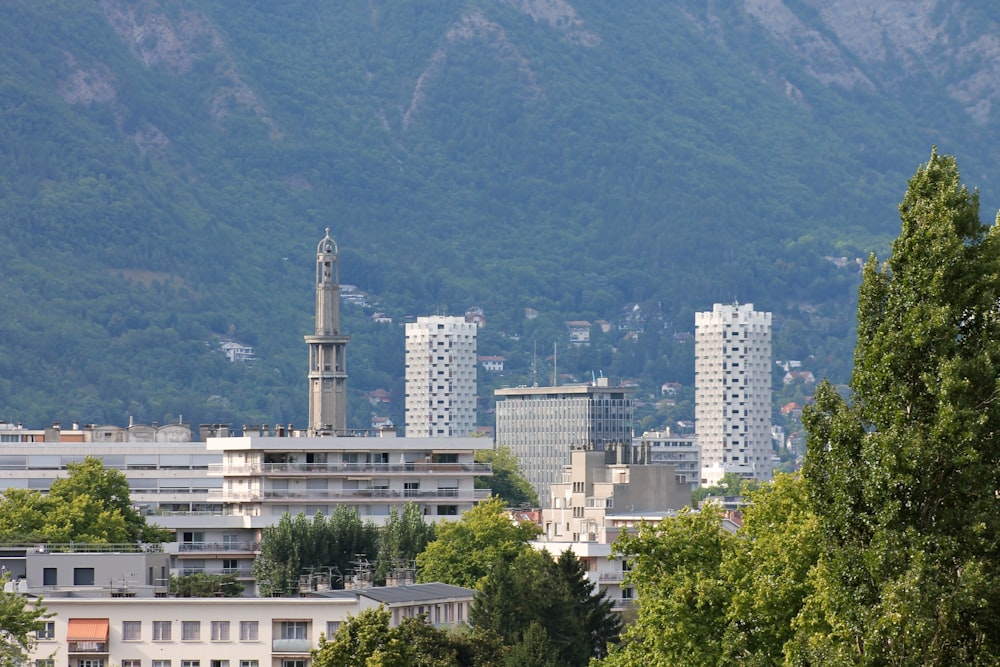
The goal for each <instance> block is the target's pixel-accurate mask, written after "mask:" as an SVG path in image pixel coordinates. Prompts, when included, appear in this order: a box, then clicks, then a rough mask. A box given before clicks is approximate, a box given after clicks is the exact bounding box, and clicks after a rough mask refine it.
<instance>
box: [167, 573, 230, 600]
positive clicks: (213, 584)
mask: <svg viewBox="0 0 1000 667" xmlns="http://www.w3.org/2000/svg"><path fill="white" fill-rule="evenodd" d="M170 592H171V593H173V594H174V595H176V596H177V597H180V598H208V597H227V598H236V597H240V596H241V595H243V584H242V583H241V582H240V581H239V580H238V579H237V578H236V575H235V574H210V573H205V572H196V573H194V574H185V575H180V576H177V575H173V574H172V575H170Z"/></svg>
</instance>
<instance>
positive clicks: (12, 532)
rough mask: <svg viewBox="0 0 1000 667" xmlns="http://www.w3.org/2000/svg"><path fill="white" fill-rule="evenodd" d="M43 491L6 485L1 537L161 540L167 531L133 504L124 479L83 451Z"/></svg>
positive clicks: (0, 503)
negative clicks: (83, 456)
mask: <svg viewBox="0 0 1000 667" xmlns="http://www.w3.org/2000/svg"><path fill="white" fill-rule="evenodd" d="M66 469H67V476H66V477H60V478H57V479H55V480H53V482H52V486H51V487H50V489H49V493H48V494H47V495H43V494H41V493H39V492H37V491H25V490H23V489H8V490H7V491H5V492H4V494H3V498H2V500H0V538H2V539H5V540H8V541H45V542H101V543H117V544H129V543H135V542H162V541H163V540H165V539H167V538H169V536H170V533H169V531H166V530H163V529H162V528H159V527H157V526H153V525H149V524H147V523H146V519H145V517H143V516H142V514H140V513H139V511H138V510H136V509H135V508H134V507H133V506H132V501H131V498H130V496H129V486H128V479H127V478H126V477H125V475H124V474H122V473H121V472H120V471H118V470H112V469H108V468H105V467H104V465H103V463H102V462H101V460H100V459H99V458H97V457H92V456H88V457H87V458H86V459H85V460H83V461H81V462H79V463H70V464H69V465H67V467H66Z"/></svg>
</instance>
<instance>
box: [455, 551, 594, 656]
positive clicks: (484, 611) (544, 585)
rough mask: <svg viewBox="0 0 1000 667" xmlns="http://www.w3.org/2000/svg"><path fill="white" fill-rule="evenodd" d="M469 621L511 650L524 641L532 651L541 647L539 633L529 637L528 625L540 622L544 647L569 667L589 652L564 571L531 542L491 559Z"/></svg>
mask: <svg viewBox="0 0 1000 667" xmlns="http://www.w3.org/2000/svg"><path fill="white" fill-rule="evenodd" d="M469 622H470V623H471V624H472V625H473V627H475V628H476V629H477V630H486V631H490V632H494V633H497V634H499V635H501V636H502V637H503V638H504V643H505V644H506V645H507V646H509V647H511V648H512V650H514V649H515V648H516V647H517V646H519V645H521V644H523V643H524V642H525V641H529V642H530V643H531V645H532V647H533V650H534V649H537V648H539V645H538V644H539V642H541V641H542V636H541V635H537V634H536V635H535V636H533V637H530V638H529V631H530V630H531V628H532V627H534V626H538V627H540V628H542V629H543V630H544V631H545V634H544V639H545V642H546V643H547V648H546V649H545V651H544V652H545V653H546V654H548V655H551V656H552V657H553V658H556V659H557V664H560V665H566V666H567V667H571V666H577V665H586V664H587V663H588V662H589V660H590V657H591V655H592V653H593V652H592V650H591V643H590V641H589V639H590V638H589V636H588V629H587V628H586V627H585V626H584V619H583V607H582V605H580V604H579V602H578V600H576V599H575V598H574V595H573V593H572V592H571V591H570V588H569V585H568V583H567V581H566V578H565V577H564V576H563V573H562V571H561V570H560V568H559V566H558V565H557V564H556V563H555V561H553V560H552V556H551V555H550V554H549V553H548V552H545V551H536V550H535V549H532V548H530V547H527V548H525V549H524V550H523V551H522V552H521V553H520V554H518V555H517V557H516V558H514V559H510V560H506V559H504V560H498V561H496V562H495V563H494V564H493V567H492V569H491V571H490V573H489V575H487V576H486V578H485V579H484V580H483V581H482V582H481V583H480V588H479V592H478V593H477V594H476V599H475V601H474V602H473V605H472V609H471V610H470V612H469ZM514 652H515V653H517V652H518V651H517V650H514Z"/></svg>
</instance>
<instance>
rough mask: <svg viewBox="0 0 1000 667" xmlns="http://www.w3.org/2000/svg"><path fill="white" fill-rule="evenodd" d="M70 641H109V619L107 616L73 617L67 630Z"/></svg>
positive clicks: (67, 637) (67, 638) (67, 639)
mask: <svg viewBox="0 0 1000 667" xmlns="http://www.w3.org/2000/svg"><path fill="white" fill-rule="evenodd" d="M66 641H68V642H106V641H108V619H106V618H71V619H69V629H68V630H67V631H66Z"/></svg>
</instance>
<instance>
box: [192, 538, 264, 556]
mask: <svg viewBox="0 0 1000 667" xmlns="http://www.w3.org/2000/svg"><path fill="white" fill-rule="evenodd" d="M258 551H260V543H259V542H255V541H240V542H180V543H178V545H177V553H178V556H180V557H181V558H183V557H185V556H194V557H198V558H201V557H204V556H227V557H230V558H235V557H236V556H253V555H254V554H256V553H257V552H258Z"/></svg>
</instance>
